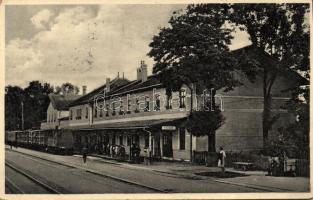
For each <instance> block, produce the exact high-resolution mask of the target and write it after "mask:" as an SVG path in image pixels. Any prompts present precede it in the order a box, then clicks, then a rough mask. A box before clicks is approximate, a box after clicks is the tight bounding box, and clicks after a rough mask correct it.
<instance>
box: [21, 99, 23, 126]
mask: <svg viewBox="0 0 313 200" xmlns="http://www.w3.org/2000/svg"><path fill="white" fill-rule="evenodd" d="M21 106H22V131H23V130H24V103H23V101H21Z"/></svg>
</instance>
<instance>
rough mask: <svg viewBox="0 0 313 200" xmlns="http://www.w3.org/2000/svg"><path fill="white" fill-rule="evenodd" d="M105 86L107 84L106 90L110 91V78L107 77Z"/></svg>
mask: <svg viewBox="0 0 313 200" xmlns="http://www.w3.org/2000/svg"><path fill="white" fill-rule="evenodd" d="M105 86H106V92H110V78H107V79H106V83H105Z"/></svg>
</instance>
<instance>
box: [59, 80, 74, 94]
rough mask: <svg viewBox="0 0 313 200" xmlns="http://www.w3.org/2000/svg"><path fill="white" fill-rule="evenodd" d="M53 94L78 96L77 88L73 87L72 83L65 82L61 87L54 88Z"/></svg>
mask: <svg viewBox="0 0 313 200" xmlns="http://www.w3.org/2000/svg"><path fill="white" fill-rule="evenodd" d="M54 93H56V94H63V95H67V94H78V93H79V88H78V87H77V86H76V85H73V84H72V83H69V82H66V83H63V84H62V85H61V86H56V88H55V91H54Z"/></svg>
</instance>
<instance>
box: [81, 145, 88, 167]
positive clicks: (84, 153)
mask: <svg viewBox="0 0 313 200" xmlns="http://www.w3.org/2000/svg"><path fill="white" fill-rule="evenodd" d="M82 154H83V161H84V163H86V161H87V147H86V146H84V147H83V150H82Z"/></svg>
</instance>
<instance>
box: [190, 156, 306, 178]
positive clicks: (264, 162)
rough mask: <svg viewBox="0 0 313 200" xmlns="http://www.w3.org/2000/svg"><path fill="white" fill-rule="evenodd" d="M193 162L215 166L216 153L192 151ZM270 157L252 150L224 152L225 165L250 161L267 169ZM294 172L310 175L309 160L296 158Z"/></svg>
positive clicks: (256, 167)
mask: <svg viewBox="0 0 313 200" xmlns="http://www.w3.org/2000/svg"><path fill="white" fill-rule="evenodd" d="M193 155H194V157H193V162H194V163H197V164H205V165H207V166H210V167H213V166H217V153H215V152H207V151H194V154H193ZM269 158H270V157H269V156H263V155H260V154H256V153H253V152H249V153H248V152H226V160H225V161H226V162H225V166H226V167H233V163H234V162H251V163H253V164H254V166H255V169H257V170H264V171H267V170H268V168H269V167H270V159H269ZM295 172H296V175H297V176H305V177H309V176H310V161H309V160H305V159H296V163H295Z"/></svg>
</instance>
